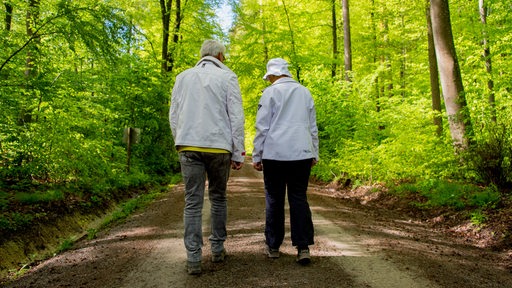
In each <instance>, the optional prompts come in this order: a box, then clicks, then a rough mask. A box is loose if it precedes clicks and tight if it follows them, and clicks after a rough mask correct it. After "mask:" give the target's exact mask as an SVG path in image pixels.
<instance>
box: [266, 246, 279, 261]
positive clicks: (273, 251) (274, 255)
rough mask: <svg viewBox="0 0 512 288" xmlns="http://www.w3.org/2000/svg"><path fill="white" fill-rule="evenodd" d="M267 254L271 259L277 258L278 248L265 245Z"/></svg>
mask: <svg viewBox="0 0 512 288" xmlns="http://www.w3.org/2000/svg"><path fill="white" fill-rule="evenodd" d="M267 256H268V258H272V259H277V258H279V248H270V246H267Z"/></svg>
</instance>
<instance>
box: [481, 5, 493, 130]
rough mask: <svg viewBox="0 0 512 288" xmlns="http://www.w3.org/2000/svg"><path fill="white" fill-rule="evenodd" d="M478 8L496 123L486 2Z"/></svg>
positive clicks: (488, 87) (488, 83)
mask: <svg viewBox="0 0 512 288" xmlns="http://www.w3.org/2000/svg"><path fill="white" fill-rule="evenodd" d="M478 8H479V10H480V20H481V21H482V31H483V32H482V34H483V40H482V44H483V48H484V52H483V58H484V61H485V69H486V71H487V73H488V74H489V75H488V77H489V78H488V80H487V89H489V105H490V106H491V121H493V122H496V101H495V96H494V81H493V80H492V62H491V48H490V47H489V40H488V37H489V36H488V35H487V6H486V5H485V1H484V0H479V1H478Z"/></svg>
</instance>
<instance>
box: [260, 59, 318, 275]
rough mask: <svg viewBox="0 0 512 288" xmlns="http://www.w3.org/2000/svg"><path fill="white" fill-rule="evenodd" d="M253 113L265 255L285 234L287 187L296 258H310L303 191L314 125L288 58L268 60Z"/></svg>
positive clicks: (313, 150)
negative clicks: (260, 175)
mask: <svg viewBox="0 0 512 288" xmlns="http://www.w3.org/2000/svg"><path fill="white" fill-rule="evenodd" d="M263 79H264V80H268V81H270V83H271V85H270V86H269V87H268V88H266V89H265V90H264V91H263V95H262V96H261V99H260V102H259V105H258V113H257V116H256V136H255V139H254V151H253V153H252V158H253V167H254V168H255V169H256V170H258V171H262V170H263V177H264V183H265V199H266V220H265V241H266V244H267V252H268V256H269V257H270V258H279V247H280V246H281V244H282V243H283V239H284V234H285V231H284V230H285V229H284V228H285V225H284V222H285V221H284V220H285V219H284V214H285V213H284V203H285V195H286V193H288V203H289V206H290V227H291V238H292V245H293V246H295V247H296V248H297V262H298V263H300V264H302V265H306V264H309V263H310V254H309V245H312V244H314V241H313V236H314V229H313V221H312V219H311V210H310V208H309V204H308V200H307V196H306V191H307V188H308V181H309V176H310V173H311V167H312V166H314V165H315V164H316V163H317V161H318V159H319V158H318V129H317V125H316V112H315V105H314V102H313V98H312V97H311V93H310V92H309V90H308V89H307V88H306V87H304V86H302V85H301V84H299V83H298V82H297V81H295V80H294V79H292V75H291V74H290V71H289V70H288V63H287V62H286V61H285V60H284V59H281V58H274V59H271V60H270V61H268V64H267V73H266V74H265V76H264V77H263Z"/></svg>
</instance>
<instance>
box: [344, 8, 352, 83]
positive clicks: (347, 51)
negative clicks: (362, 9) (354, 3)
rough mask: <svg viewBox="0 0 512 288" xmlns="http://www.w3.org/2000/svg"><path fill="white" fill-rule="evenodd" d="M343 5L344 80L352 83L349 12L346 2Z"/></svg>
mask: <svg viewBox="0 0 512 288" xmlns="http://www.w3.org/2000/svg"><path fill="white" fill-rule="evenodd" d="M342 3H343V46H344V51H345V80H346V81H348V82H351V81H352V77H351V76H350V75H351V73H352V40H351V38H350V10H349V5H348V0H342Z"/></svg>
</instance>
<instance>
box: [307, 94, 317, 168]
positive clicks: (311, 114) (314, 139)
mask: <svg viewBox="0 0 512 288" xmlns="http://www.w3.org/2000/svg"><path fill="white" fill-rule="evenodd" d="M309 130H310V132H311V140H312V143H313V155H314V157H315V159H316V160H317V161H318V160H320V156H319V153H318V142H319V140H318V127H317V125H316V110H315V104H314V102H313V99H311V108H310V110H309Z"/></svg>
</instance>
